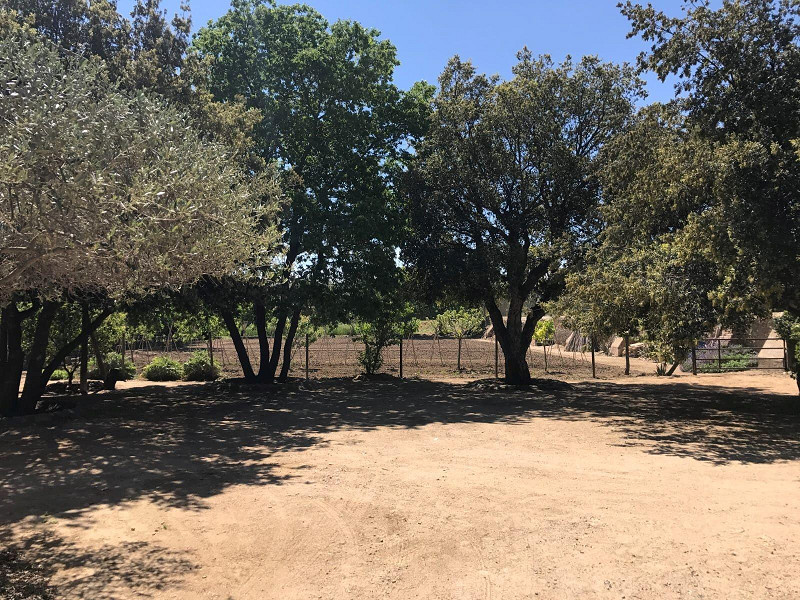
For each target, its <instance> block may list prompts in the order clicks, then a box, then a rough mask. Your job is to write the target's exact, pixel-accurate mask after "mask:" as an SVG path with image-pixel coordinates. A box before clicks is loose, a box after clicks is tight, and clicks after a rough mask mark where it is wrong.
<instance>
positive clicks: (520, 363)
mask: <svg viewBox="0 0 800 600" xmlns="http://www.w3.org/2000/svg"><path fill="white" fill-rule="evenodd" d="M485 304H486V309H487V310H488V311H489V317H490V318H491V320H492V327H493V329H494V333H495V336H496V337H497V341H498V342H499V344H500V348H501V349H502V350H503V356H505V378H506V381H507V382H508V383H512V384H517V385H525V384H528V383H530V381H531V372H530V369H529V368H528V361H527V354H528V347H529V346H530V344H531V340H532V339H533V330H534V327H535V326H536V321H538V320H539V319H540V318H541V315H542V314H543V313H544V311H542V310H541V309H540V308H539V307H536V308H535V309H532V310H531V311H530V312H529V314H528V318H527V321H526V322H525V326H524V327H523V325H522V309H523V304H524V300H523V299H521V298H519V297H516V298H514V297H512V298H511V300H510V302H509V307H508V322H507V324H506V323H504V322H503V315H502V313H501V312H500V309H499V308H498V307H497V302H495V300H494V298H488V299H487V300H486V303H485Z"/></svg>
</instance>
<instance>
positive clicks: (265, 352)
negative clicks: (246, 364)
mask: <svg viewBox="0 0 800 600" xmlns="http://www.w3.org/2000/svg"><path fill="white" fill-rule="evenodd" d="M253 313H254V314H255V320H256V331H257V332H258V378H259V379H264V378H265V377H266V376H267V373H268V372H269V359H270V355H269V338H268V337H267V309H266V307H265V306H264V304H263V303H261V302H253ZM273 348H274V352H278V349H279V348H280V345H277V346H273Z"/></svg>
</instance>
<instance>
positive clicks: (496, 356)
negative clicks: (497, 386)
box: [494, 335, 500, 379]
mask: <svg viewBox="0 0 800 600" xmlns="http://www.w3.org/2000/svg"><path fill="white" fill-rule="evenodd" d="M494 378H495V379H500V349H499V348H498V342H497V336H496V335H495V336H494Z"/></svg>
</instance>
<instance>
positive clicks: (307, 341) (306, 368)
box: [306, 334, 308, 381]
mask: <svg viewBox="0 0 800 600" xmlns="http://www.w3.org/2000/svg"><path fill="white" fill-rule="evenodd" d="M306 381H308V334H306Z"/></svg>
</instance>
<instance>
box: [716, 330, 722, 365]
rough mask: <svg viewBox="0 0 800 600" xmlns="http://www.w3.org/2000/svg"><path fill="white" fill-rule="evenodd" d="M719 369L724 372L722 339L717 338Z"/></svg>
mask: <svg viewBox="0 0 800 600" xmlns="http://www.w3.org/2000/svg"><path fill="white" fill-rule="evenodd" d="M717 369H718V370H719V372H720V373H722V340H721V339H719V338H717Z"/></svg>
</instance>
